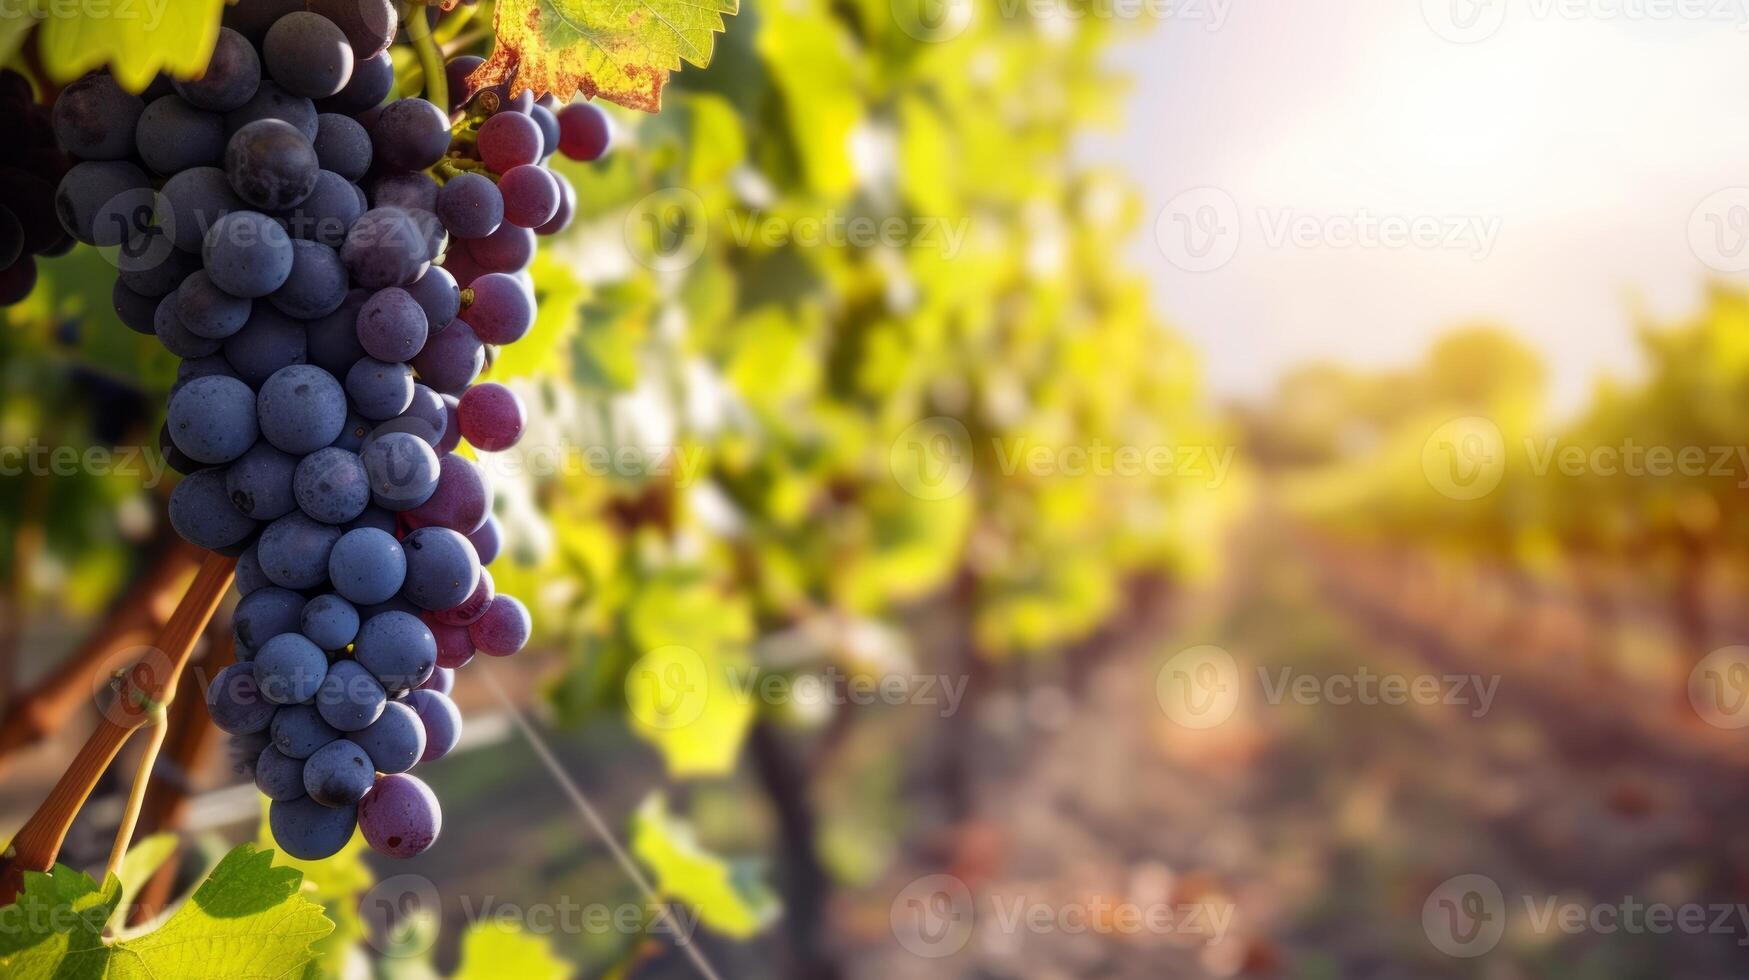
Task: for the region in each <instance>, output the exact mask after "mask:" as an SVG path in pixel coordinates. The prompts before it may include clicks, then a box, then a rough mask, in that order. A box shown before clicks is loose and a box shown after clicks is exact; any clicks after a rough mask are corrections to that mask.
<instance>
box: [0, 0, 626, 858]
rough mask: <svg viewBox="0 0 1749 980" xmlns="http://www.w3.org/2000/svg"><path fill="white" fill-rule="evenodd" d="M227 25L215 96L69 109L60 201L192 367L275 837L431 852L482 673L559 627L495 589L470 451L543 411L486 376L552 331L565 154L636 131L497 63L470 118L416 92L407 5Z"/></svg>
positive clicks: (163, 92) (178, 390)
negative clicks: (543, 324)
mask: <svg viewBox="0 0 1749 980" xmlns="http://www.w3.org/2000/svg"><path fill="white" fill-rule="evenodd" d="M226 25H227V26H226V27H225V28H224V29H223V30H222V31H221V32H220V36H219V39H218V42H217V46H216V48H215V50H214V52H213V56H212V59H211V62H210V64H209V65H208V67H207V70H206V71H205V73H204V74H203V75H202V76H201V77H200V78H198V79H193V80H175V81H172V80H169V79H160V80H159V81H158V82H157V83H156V84H154V85H153V86H152V87H150V88H149V89H148V90H147V91H146V92H145V93H144V94H143V95H142V96H135V95H132V94H129V93H128V92H125V91H123V90H122V89H121V88H120V87H119V86H118V85H117V84H116V83H115V81H114V80H113V79H111V78H110V77H109V76H108V75H104V74H93V75H89V76H86V77H84V78H82V79H80V80H78V81H76V82H74V83H73V84H72V85H70V86H69V87H68V88H67V89H66V90H65V91H64V92H63V93H62V94H61V95H60V97H59V99H58V100H57V102H56V105H55V108H54V112H53V130H54V134H55V136H56V138H57V140H58V142H59V144H60V146H61V147H62V148H64V150H65V151H66V152H67V153H68V154H69V155H71V156H72V157H74V158H76V159H77V161H78V162H77V163H75V164H73V165H72V166H71V168H70V169H68V170H67V171H66V173H65V176H64V178H63V179H62V180H61V181H60V185H59V188H58V190H57V191H56V193H55V195H54V211H55V213H56V214H57V215H58V217H59V224H60V225H61V226H63V227H64V229H65V232H66V233H67V234H69V235H71V236H72V237H73V238H76V239H77V240H79V241H81V242H84V243H86V244H89V245H96V246H106V247H111V248H113V249H114V250H115V251H114V255H115V261H116V264H117V266H118V268H119V270H120V272H119V275H118V278H117V281H116V283H115V286H114V294H113V295H114V301H115V309H116V312H117V314H118V315H119V316H120V318H121V320H122V322H123V323H125V324H126V325H127V326H128V327H130V328H131V329H133V330H136V331H138V332H140V333H150V334H154V335H156V337H157V338H158V340H159V341H160V342H162V343H163V345H164V346H165V347H166V348H167V349H169V351H170V352H171V353H172V354H175V355H176V356H177V357H179V358H181V359H182V360H181V364H180V368H179V370H178V373H177V381H176V383H175V385H174V386H173V387H172V389H171V395H170V403H169V411H168V420H167V422H166V423H165V427H164V430H163V432H162V434H161V438H162V440H163V442H164V449H165V452H166V455H167V457H168V459H169V461H170V463H171V465H172V466H173V467H174V468H175V469H176V470H177V471H178V472H179V473H181V474H183V476H182V479H181V481H180V482H179V483H178V484H177V486H176V488H175V490H174V491H173V492H172V493H171V496H170V521H171V524H172V525H173V526H174V527H175V529H176V531H177V532H178V533H179V534H180V535H181V536H182V537H184V538H186V539H187V540H188V541H190V542H193V543H194V544H196V545H199V546H201V547H203V548H208V549H211V550H213V551H216V552H220V553H223V554H227V555H232V556H236V557H237V558H238V562H237V574H236V587H237V590H238V592H239V593H240V594H241V599H240V600H239V602H238V605H237V609H236V615H235V619H234V629H235V633H236V649H237V657H238V663H236V664H234V665H232V666H229V667H226V668H225V669H224V670H223V671H221V672H220V673H219V674H218V675H217V676H216V677H215V678H214V679H213V681H212V683H211V685H210V687H209V689H208V692H207V703H208V707H209V709H210V711H211V714H212V718H213V721H214V723H215V724H217V725H218V726H219V727H220V728H221V729H223V730H224V731H226V732H228V733H230V734H231V735H232V736H233V738H232V742H233V746H234V748H236V749H237V750H238V752H239V753H240V758H241V759H242V760H244V765H245V768H246V769H247V770H248V771H249V772H251V773H252V774H253V776H254V779H255V783H256V785H257V786H258V787H259V788H260V790H261V791H262V792H263V793H264V794H265V795H266V796H268V797H269V799H271V800H272V804H271V807H270V810H269V826H270V828H271V830H272V833H273V836H274V839H275V841H276V842H277V843H278V844H279V846H280V847H282V848H283V849H284V850H285V851H287V852H288V853H290V854H292V855H294V856H296V857H299V858H304V859H317V858H322V857H326V856H328V855H331V854H333V853H335V852H336V851H338V850H339V849H340V848H341V847H342V846H343V845H344V844H345V843H346V841H347V840H348V839H350V838H351V836H352V833H353V830H354V828H355V827H357V828H359V829H361V830H362V831H363V834H364V838H365V840H366V841H367V842H368V843H369V844H370V846H371V847H372V848H374V849H375V850H377V851H379V852H381V853H384V854H387V855H390V856H393V857H411V856H413V855H415V854H418V853H420V852H421V851H423V850H425V849H426V848H428V847H430V846H431V844H432V843H433V842H434V841H435V840H436V839H437V837H438V834H439V831H440V829H441V823H442V816H441V812H440V810H439V807H438V803H437V799H436V797H435V796H434V795H433V794H432V792H431V790H430V789H429V788H428V787H427V786H426V785H425V783H424V782H423V781H421V780H420V779H418V778H417V777H415V776H412V775H409V773H408V771H409V770H410V769H412V768H413V766H414V765H416V764H417V763H420V762H423V761H429V760H432V759H437V758H440V757H442V756H443V755H444V754H445V753H447V752H448V751H450V749H451V748H453V747H454V745H455V744H456V741H457V739H458V738H459V735H460V731H461V717H460V714H459V712H458V711H457V709H456V706H455V704H454V702H453V701H451V700H450V698H449V692H450V690H451V687H452V685H453V684H454V671H455V669H456V668H459V667H461V666H463V665H464V664H466V663H468V661H469V660H471V659H472V658H473V656H474V655H475V653H476V652H479V653H484V654H487V655H491V656H508V655H510V654H513V653H516V652H517V651H518V650H520V649H521V648H522V646H523V645H524V644H525V643H526V642H527V639H528V635H529V631H530V628H531V623H530V619H529V615H528V612H527V610H526V609H525V608H524V606H523V605H522V604H521V603H520V602H518V601H517V600H516V599H515V598H514V597H512V596H509V595H501V594H497V593H496V592H495V589H494V586H493V582H492V576H491V573H490V572H489V571H488V570H487V569H486V568H485V566H487V565H490V564H491V562H492V561H493V559H494V558H495V557H496V556H497V554H498V551H499V533H500V532H499V526H498V523H497V521H496V519H495V518H494V517H493V516H492V495H491V490H490V487H489V484H488V482H487V481H486V479H485V477H484V474H483V473H482V472H481V470H480V468H479V467H478V466H477V465H476V464H475V463H474V462H472V461H471V460H469V459H468V458H466V457H464V456H462V455H458V454H457V453H456V451H455V450H456V449H457V447H458V446H459V445H460V443H461V441H462V440H464V439H465V440H466V441H467V442H468V443H469V444H470V445H471V446H472V447H473V448H474V449H476V450H479V451H484V452H495V451H501V450H504V449H508V448H510V447H512V446H514V445H515V444H516V443H517V441H518V439H519V438H520V437H521V434H522V430H523V426H524V423H525V410H524V406H523V405H522V404H521V402H520V401H519V399H518V398H517V396H516V395H515V394H514V393H513V392H512V391H511V390H510V389H508V388H506V387H504V386H502V385H498V384H494V383H489V382H488V383H475V382H476V379H477V378H478V376H479V375H480V373H481V371H482V369H483V368H484V366H485V364H486V363H487V361H488V360H489V358H490V356H491V351H492V350H493V349H495V347H496V346H497V345H502V344H509V343H513V342H515V341H516V340H518V339H520V338H521V337H522V336H523V335H524V334H526V333H527V332H528V330H529V329H530V328H531V327H532V325H533V323H534V317H535V294H534V286H533V281H532V279H531V278H530V277H529V274H528V272H527V268H528V265H529V263H530V261H531V260H532V259H533V257H534V254H535V248H536V239H537V236H538V235H547V234H552V233H555V232H558V231H561V230H563V229H564V228H565V227H566V226H567V225H569V223H570V221H571V218H572V213H573V209H574V195H573V190H572V188H571V186H570V184H569V183H568V182H567V181H566V180H565V178H564V177H563V176H561V175H560V174H558V173H555V172H553V171H551V170H549V169H547V167H546V166H545V163H546V161H547V160H548V159H550V157H551V156H552V155H553V154H554V153H555V152H558V151H563V152H564V153H565V154H566V155H567V156H569V157H572V158H573V159H579V160H593V159H596V158H598V157H599V156H601V154H602V153H603V152H605V150H606V148H607V143H608V127H607V122H606V117H605V115H604V114H602V113H601V111H600V110H599V109H597V108H596V107H594V106H593V105H590V104H588V103H575V104H571V105H566V106H563V107H559V106H557V105H556V104H554V103H553V102H552V101H551V100H550V99H548V100H544V101H542V102H540V103H537V102H535V101H534V99H533V98H532V96H531V94H530V93H527V92H524V93H522V95H521V96H520V97H519V98H516V99H511V98H507V97H506V93H505V92H504V91H503V90H502V89H488V90H485V91H481V92H475V93H465V88H464V86H465V82H466V76H467V74H468V73H469V72H470V71H471V69H472V68H473V67H474V66H475V65H477V64H478V59H468V58H457V59H455V60H454V61H453V62H452V63H451V64H450V65H449V70H448V72H447V74H448V75H449V76H450V77H451V78H453V79H454V81H455V82H456V85H455V90H456V91H457V92H458V93H465V97H462V98H456V99H452V100H451V101H452V104H451V105H449V106H442V107H440V106H437V105H435V104H433V103H431V102H429V101H427V100H425V99H420V98H401V99H394V100H391V99H390V95H391V92H392V90H393V88H394V84H395V77H394V70H393V66H392V63H391V60H390V56H389V53H388V47H389V45H390V43H391V42H392V41H393V40H394V37H395V35H396V32H397V29H398V24H397V17H396V14H395V11H394V8H393V7H391V6H390V5H389V4H388V3H387V2H386V0H309V3H308V9H305V5H304V4H302V3H297V4H287V3H285V2H283V0H244V3H242V4H241V5H239V6H237V7H234V8H232V9H231V11H230V12H229V13H228V14H227V18H226ZM3 224H4V216H0V225H3ZM0 231H4V229H3V228H0ZM0 257H3V256H0Z"/></svg>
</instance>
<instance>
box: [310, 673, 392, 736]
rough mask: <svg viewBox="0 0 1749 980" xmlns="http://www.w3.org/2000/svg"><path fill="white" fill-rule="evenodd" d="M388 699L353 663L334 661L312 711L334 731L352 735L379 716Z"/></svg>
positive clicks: (374, 682) (379, 685) (368, 676)
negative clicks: (314, 710) (320, 715)
mask: <svg viewBox="0 0 1749 980" xmlns="http://www.w3.org/2000/svg"><path fill="white" fill-rule="evenodd" d="M388 700H389V696H388V694H387V693H385V692H384V691H383V686H382V685H381V684H378V683H377V679H376V678H375V677H372V676H371V675H370V671H368V670H365V669H364V667H363V666H362V665H360V664H359V663H358V662H357V661H355V660H336V661H335V662H334V664H333V666H331V667H329V668H328V675H327V676H326V677H324V678H322V687H321V689H320V690H318V691H317V692H316V710H317V711H320V712H321V713H322V720H323V721H326V722H327V723H328V724H330V725H332V726H334V728H335V729H336V730H338V731H342V732H356V731H359V730H361V729H364V728H368V727H370V724H371V723H372V722H374V721H376V720H377V719H378V718H379V717H381V716H382V713H383V705H385V704H387V703H388Z"/></svg>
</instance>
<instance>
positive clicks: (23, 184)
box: [0, 69, 73, 306]
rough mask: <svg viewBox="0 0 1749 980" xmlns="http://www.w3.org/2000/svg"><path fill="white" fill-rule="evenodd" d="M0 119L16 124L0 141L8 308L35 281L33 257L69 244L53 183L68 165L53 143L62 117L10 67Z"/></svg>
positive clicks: (3, 77)
mask: <svg viewBox="0 0 1749 980" xmlns="http://www.w3.org/2000/svg"><path fill="white" fill-rule="evenodd" d="M0 118H4V119H9V120H15V121H16V122H15V125H16V126H17V128H16V129H13V130H11V131H9V132H8V133H7V134H6V138H5V139H3V140H0V306H11V305H12V304H14V303H17V302H19V301H20V300H22V299H24V297H26V296H28V295H29V294H30V290H31V287H32V286H35V285H36V256H39V255H42V256H55V255H61V254H64V253H65V252H66V251H67V250H68V249H70V248H72V247H73V239H72V238H71V237H70V236H69V235H68V234H67V233H66V232H65V231H63V230H62V229H61V223H60V222H59V221H56V220H55V185H56V184H58V183H60V180H61V177H62V175H63V174H65V173H66V172H67V167H68V166H69V165H70V163H69V161H68V160H67V155H66V154H65V153H63V152H61V148H60V147H59V146H58V145H56V139H55V132H56V130H57V128H58V127H60V126H62V125H64V123H63V121H62V120H61V119H60V118H59V117H58V116H56V115H51V113H50V110H49V108H48V107H47V106H44V105H42V104H41V103H39V102H37V99H36V93H35V92H34V91H33V90H32V89H31V86H30V81H29V80H28V79H26V78H25V77H24V76H23V75H20V74H19V73H17V72H15V71H12V70H11V69H6V70H4V71H0Z"/></svg>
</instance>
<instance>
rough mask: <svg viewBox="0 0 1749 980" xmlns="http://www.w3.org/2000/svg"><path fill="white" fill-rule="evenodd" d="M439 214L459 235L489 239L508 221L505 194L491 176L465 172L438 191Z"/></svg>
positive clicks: (454, 233) (441, 219) (445, 225)
mask: <svg viewBox="0 0 1749 980" xmlns="http://www.w3.org/2000/svg"><path fill="white" fill-rule="evenodd" d="M437 217H438V220H440V221H442V222H443V226H444V227H445V228H448V229H449V233H450V234H452V235H454V236H456V237H457V238H485V237H486V236H487V235H490V234H492V233H493V232H495V231H497V230H498V226H499V225H501V224H503V223H504V196H503V195H502V194H500V193H499V192H498V185H497V184H494V183H492V181H491V180H490V179H488V178H486V177H484V176H482V175H480V174H473V173H464V174H461V175H459V176H457V177H455V178H453V179H451V180H450V181H449V182H448V183H446V184H444V185H443V189H442V190H440V191H439V192H438V194H437Z"/></svg>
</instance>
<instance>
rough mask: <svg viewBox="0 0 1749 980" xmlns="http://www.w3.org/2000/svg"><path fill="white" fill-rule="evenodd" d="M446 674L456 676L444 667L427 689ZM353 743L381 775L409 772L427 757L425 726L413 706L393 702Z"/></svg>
mask: <svg viewBox="0 0 1749 980" xmlns="http://www.w3.org/2000/svg"><path fill="white" fill-rule="evenodd" d="M446 673H447V674H448V675H449V676H450V677H452V678H453V677H454V676H455V672H454V671H445V670H444V669H443V668H441V667H440V668H438V669H437V670H435V671H433V672H432V674H431V676H430V677H429V678H427V679H426V681H425V683H426V685H427V687H429V685H430V684H431V683H432V682H433V681H435V680H437V679H438V678H439V677H440V676H442V675H444V674H446ZM352 740H353V741H354V742H357V743H358V745H359V747H360V748H362V749H364V751H365V752H367V753H369V755H370V759H371V761H372V762H374V763H376V767H377V771H378V772H406V771H407V770H409V769H411V768H413V766H414V765H415V764H416V763H418V762H419V757H420V756H422V755H424V754H425V725H424V724H423V723H422V722H420V720H419V715H418V713H417V712H415V711H414V710H413V708H412V707H411V706H410V705H407V704H404V703H402V702H400V701H390V702H389V703H388V704H387V705H385V706H384V708H383V713H382V715H381V716H379V717H378V718H377V720H376V721H374V722H372V723H371V724H370V727H368V728H366V729H364V730H363V731H360V732H354V733H353V734H352Z"/></svg>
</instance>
